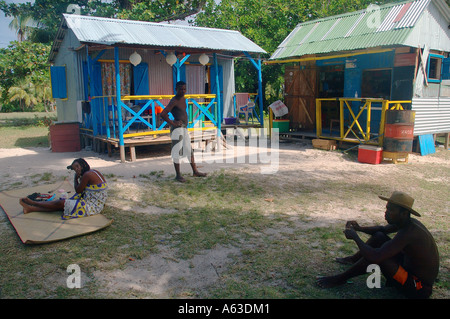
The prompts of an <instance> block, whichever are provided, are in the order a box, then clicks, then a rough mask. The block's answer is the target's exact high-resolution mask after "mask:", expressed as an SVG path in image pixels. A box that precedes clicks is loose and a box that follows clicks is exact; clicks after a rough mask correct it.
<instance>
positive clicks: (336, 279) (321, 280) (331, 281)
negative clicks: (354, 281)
mask: <svg viewBox="0 0 450 319" xmlns="http://www.w3.org/2000/svg"><path fill="white" fill-rule="evenodd" d="M316 282H317V285H318V286H319V287H321V288H333V287H337V286H341V285H343V284H345V283H346V282H347V280H346V279H345V278H342V277H341V276H328V277H317V281H316Z"/></svg>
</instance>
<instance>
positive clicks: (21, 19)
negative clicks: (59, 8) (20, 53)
mask: <svg viewBox="0 0 450 319" xmlns="http://www.w3.org/2000/svg"><path fill="white" fill-rule="evenodd" d="M32 22H34V20H33V18H31V16H27V15H18V16H15V17H14V19H12V20H11V22H10V23H9V28H10V29H11V30H14V31H15V32H16V34H17V40H18V41H19V42H22V41H24V40H25V39H26V38H27V37H28V35H29V33H30V30H31V29H30V23H32Z"/></svg>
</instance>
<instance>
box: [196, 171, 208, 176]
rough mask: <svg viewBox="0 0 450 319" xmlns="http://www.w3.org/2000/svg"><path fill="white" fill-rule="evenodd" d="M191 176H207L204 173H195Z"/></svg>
mask: <svg viewBox="0 0 450 319" xmlns="http://www.w3.org/2000/svg"><path fill="white" fill-rule="evenodd" d="M193 175H194V176H195V177H205V176H206V175H207V174H206V173H200V172H195V173H194V174H193Z"/></svg>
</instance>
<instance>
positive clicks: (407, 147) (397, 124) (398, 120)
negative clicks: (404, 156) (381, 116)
mask: <svg viewBox="0 0 450 319" xmlns="http://www.w3.org/2000/svg"><path fill="white" fill-rule="evenodd" d="M415 113H416V112H415V111H410V110H388V111H386V124H385V129H384V143H383V149H384V150H385V151H388V152H404V153H410V152H412V147H413V140H414V119H415Z"/></svg>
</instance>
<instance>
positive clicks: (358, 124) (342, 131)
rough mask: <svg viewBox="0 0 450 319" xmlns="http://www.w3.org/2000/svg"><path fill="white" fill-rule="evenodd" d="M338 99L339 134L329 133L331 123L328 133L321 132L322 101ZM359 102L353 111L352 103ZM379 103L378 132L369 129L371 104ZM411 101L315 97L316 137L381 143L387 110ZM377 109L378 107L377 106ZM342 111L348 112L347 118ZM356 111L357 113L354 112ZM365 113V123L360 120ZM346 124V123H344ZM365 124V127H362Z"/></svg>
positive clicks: (398, 108)
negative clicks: (335, 135)
mask: <svg viewBox="0 0 450 319" xmlns="http://www.w3.org/2000/svg"><path fill="white" fill-rule="evenodd" d="M324 101H339V120H338V122H339V136H338V137H333V136H332V135H331V130H332V125H331V124H330V135H329V136H328V135H323V133H322V102H324ZM355 102H356V103H359V105H358V106H357V107H358V108H359V112H355V111H354V109H355V106H353V107H352V103H355ZM374 103H377V104H379V103H381V119H380V126H379V131H378V132H375V133H373V132H371V131H370V126H371V125H370V124H371V120H372V111H373V110H374V108H373V104H374ZM408 103H411V101H406V100H405V101H390V100H383V99H377V98H323V99H316V131H317V137H319V138H327V139H336V140H340V141H346V142H357V143H365V144H374V145H380V146H381V145H383V135H384V128H385V119H386V111H387V110H403V109H404V107H403V104H408ZM377 110H379V108H377ZM344 111H348V113H349V114H350V117H349V119H345V118H344ZM355 113H357V114H355ZM363 114H365V115H366V116H365V123H363V122H362V121H361V115H363ZM346 124H347V125H346ZM364 126H365V129H364V128H363V127H364Z"/></svg>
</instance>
